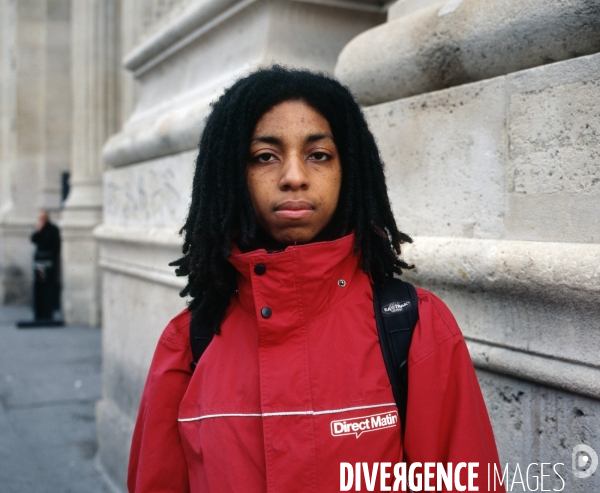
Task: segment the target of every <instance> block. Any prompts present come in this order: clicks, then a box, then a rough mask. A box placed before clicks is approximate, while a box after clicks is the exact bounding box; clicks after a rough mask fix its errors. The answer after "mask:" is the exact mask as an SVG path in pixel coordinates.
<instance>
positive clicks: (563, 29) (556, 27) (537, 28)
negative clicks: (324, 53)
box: [335, 0, 600, 105]
mask: <svg viewBox="0 0 600 493" xmlns="http://www.w3.org/2000/svg"><path fill="white" fill-rule="evenodd" d="M598 51H600V7H599V6H598V5H592V4H591V3H590V2H588V1H586V0H573V1H570V2H556V1H554V0H539V1H536V2H531V1H528V2H516V1H514V0H497V1H494V2H490V1H488V0H462V1H456V0H448V1H447V2H439V3H437V4H435V5H431V6H429V7H426V8H424V9H421V10H418V11H416V12H414V13H412V14H409V15H407V16H405V17H401V18H399V19H396V20H393V21H391V22H387V23H386V24H383V25H381V26H378V27H375V28H373V29H370V30H368V31H365V32H364V33H362V34H360V35H359V36H357V37H356V38H354V39H353V40H352V41H350V43H348V44H347V45H346V46H345V48H344V49H343V50H342V52H341V53H340V56H339V58H338V63H337V65H336V68H335V74H336V76H338V77H339V78H340V79H341V81H342V82H344V83H345V84H347V85H348V86H349V87H350V89H351V90H352V91H353V92H354V94H355V96H356V97H357V99H358V100H359V101H360V103H361V104H363V105H373V104H378V103H383V102H386V101H392V100H395V99H399V98H405V97H408V96H413V95H416V94H422V93H427V92H432V91H435V90H439V89H444V88H448V87H452V86H457V85H461V84H465V83H469V82H474V81H478V80H484V79H489V78H492V77H496V76H500V75H506V74H508V73H513V72H517V71H520V70H524V69H528V68H533V67H537V66H540V65H545V64H547V63H550V62H557V61H561V60H568V59H570V58H575V57H578V56H582V55H589V54H593V53H597V52H598Z"/></svg>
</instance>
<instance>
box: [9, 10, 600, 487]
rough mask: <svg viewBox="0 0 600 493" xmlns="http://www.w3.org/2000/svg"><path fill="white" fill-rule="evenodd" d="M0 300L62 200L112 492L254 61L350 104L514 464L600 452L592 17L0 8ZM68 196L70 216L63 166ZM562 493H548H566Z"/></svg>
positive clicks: (570, 482)
mask: <svg viewBox="0 0 600 493" xmlns="http://www.w3.org/2000/svg"><path fill="white" fill-rule="evenodd" d="M0 22H1V25H2V33H1V36H0V43H1V44H0V81H1V86H0V96H1V121H0V122H1V127H0V137H1V141H0V142H1V149H0V153H1V154H0V158H1V160H0V285H1V286H0V294H1V295H2V300H3V302H5V303H20V302H21V303H22V302H26V301H27V300H28V297H29V294H28V293H29V289H30V288H29V286H30V284H31V274H30V271H31V253H32V249H31V246H30V244H29V240H28V237H29V234H30V232H31V230H32V228H33V225H34V221H35V216H36V211H37V209H38V208H40V207H46V208H49V209H50V210H51V211H52V213H53V215H54V218H55V219H56V220H58V221H59V223H60V226H61V228H62V234H63V238H64V243H63V284H64V290H63V312H64V315H65V318H66V320H67V322H69V323H71V324H83V325H90V326H96V325H101V326H102V330H103V371H104V393H103V399H102V400H101V401H100V402H99V403H98V407H97V428H98V437H99V452H98V464H99V467H100V468H101V470H102V471H103V473H104V476H105V478H106V480H107V483H108V484H110V485H111V486H112V488H113V489H115V491H119V490H120V491H123V490H124V483H125V475H126V463H127V456H128V447H129V440H130V436H131V433H132V427H133V423H134V420H135V416H136V412H137V406H138V403H139V398H140V394H141V389H142V386H143V382H144V379H145V376H146V372H147V369H148V366H149V363H150V358H151V356H152V352H153V349H154V346H155V344H156V340H157V338H158V336H159V334H160V332H161V330H162V329H163V327H164V326H165V324H166V323H167V322H168V320H169V319H170V318H171V317H172V316H174V315H175V314H176V313H177V312H178V311H180V310H181V309H183V308H184V307H185V300H183V299H181V298H180V297H179V296H178V291H179V290H180V289H181V287H182V286H183V281H182V280H181V279H178V278H176V277H175V276H174V274H173V270H172V269H171V268H170V267H168V265H167V264H168V262H169V261H171V260H173V259H175V258H176V257H177V256H178V254H179V248H180V243H181V240H180V238H179V237H178V235H177V230H178V229H179V227H180V226H181V224H182V222H183V220H184V217H185V214H186V208H187V206H188V203H189V193H190V183H191V177H192V172H193V170H192V166H193V160H194V157H195V149H196V146H197V141H198V137H199V134H200V132H201V130H202V124H203V119H204V118H205V116H206V115H207V112H208V111H209V103H210V101H211V100H213V99H214V98H215V97H216V96H217V95H218V94H219V92H220V91H221V90H222V88H223V87H224V86H225V85H227V84H229V83H230V82H231V81H233V80H234V79H235V78H236V77H239V76H240V75H243V74H245V73H247V72H249V71H250V70H252V69H253V68H256V67H260V66H265V65H268V64H271V63H273V62H280V63H285V64H289V65H294V66H302V67H309V68H313V69H318V70H324V71H326V72H330V73H335V74H336V75H337V76H338V77H339V78H340V79H341V80H342V81H343V82H344V83H346V84H348V85H349V87H350V88H351V89H352V90H353V91H354V92H355V94H356V95H357V97H358V98H359V100H360V102H361V104H363V105H364V107H365V113H366V115H367V118H368V120H369V123H370V125H371V128H372V130H373V132H374V134H375V136H376V138H377V141H378V144H379V146H380V148H381V153H382V156H383V158H384V161H385V162H386V165H387V175H388V185H389V188H390V195H391V198H392V202H393V206H394V211H395V213H396V216H397V218H398V221H399V225H400V227H401V229H402V230H403V231H406V232H407V233H409V234H411V235H413V236H414V238H415V243H414V245H412V246H410V247H409V248H407V249H406V258H407V259H409V260H410V261H412V262H414V263H415V264H416V265H417V269H416V270H415V271H414V272H412V273H410V274H409V275H408V276H407V277H409V278H410V279H411V280H412V281H414V282H415V283H416V284H419V285H422V286H424V287H427V288H429V289H431V290H433V291H434V292H435V293H437V294H438V295H440V296H441V297H442V298H443V299H444V300H445V301H446V302H447V303H448V304H449V305H450V307H451V309H452V310H453V312H454V313H455V315H456V318H457V319H458V321H459V324H460V325H461V327H462V329H463V331H464V333H465V336H466V338H467V341H468V344H469V349H470V351H471V356H472V358H473V361H474V363H475V365H476V367H477V369H478V374H479V378H480V382H481V384H482V388H483V390H484V394H485V398H486V402H487V405H488V408H489V410H490V414H491V417H492V421H493V426H494V429H495V432H496V435H497V439H498V444H499V448H500V453H501V459H502V461H503V463H509V465H510V467H511V471H513V470H514V465H515V464H516V463H520V464H521V467H523V464H525V467H526V466H527V465H528V464H529V463H532V462H538V463H539V462H548V463H558V462H562V463H564V464H565V467H564V469H563V472H564V473H565V474H564V475H565V480H566V481H567V488H566V490H565V491H573V492H589V491H596V490H600V482H599V481H600V480H599V479H598V478H600V471H599V472H597V473H596V474H595V475H594V476H593V477H592V478H589V479H587V480H577V479H575V478H574V476H573V474H571V472H570V469H571V451H572V449H573V447H574V446H575V445H577V444H579V443H585V444H587V445H590V446H592V447H594V448H595V449H596V450H597V451H598V452H600V432H599V431H598V430H600V420H599V418H598V416H599V415H600V403H599V401H600V369H599V368H600V357H599V356H598V355H599V354H600V324H599V322H598V320H600V267H599V266H600V213H599V211H600V157H599V156H600V154H599V153H598V151H597V142H598V135H599V134H600V102H599V101H600V99H599V98H598V95H599V94H600V87H599V86H600V38H599V37H598V33H599V32H600V29H598V26H599V25H600V3H598V2H589V1H584V0H569V1H566V2H553V1H550V0H518V1H517V0H498V1H494V2H490V1H487V0H446V1H435V0H399V1H397V2H395V3H392V4H389V2H383V1H378V0H151V1H145V0H90V1H87V2H83V1H79V0H56V1H54V0H52V1H50V0H45V1H35V2H34V1H33V0H24V1H21V0H19V1H18V2H16V1H14V0H0ZM65 171H69V172H70V175H71V193H70V195H69V197H68V199H67V200H66V201H65V202H64V203H61V200H60V193H59V192H60V174H61V173H62V172H65ZM559 486H560V485H555V487H559Z"/></svg>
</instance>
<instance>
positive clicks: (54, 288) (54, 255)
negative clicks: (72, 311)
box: [31, 220, 60, 320]
mask: <svg viewBox="0 0 600 493" xmlns="http://www.w3.org/2000/svg"><path fill="white" fill-rule="evenodd" d="M31 241H32V242H33V243H35V244H36V246H37V248H36V250H35V255H34V257H33V270H34V290H33V309H34V313H35V319H36V320H50V319H52V315H53V313H54V311H55V310H58V309H59V308H60V275H59V274H60V232H59V230H58V228H57V227H56V226H55V225H54V224H52V223H51V222H50V221H49V220H47V221H46V223H45V224H44V226H43V227H42V228H41V229H40V230H39V231H35V232H34V233H33V234H32V235H31Z"/></svg>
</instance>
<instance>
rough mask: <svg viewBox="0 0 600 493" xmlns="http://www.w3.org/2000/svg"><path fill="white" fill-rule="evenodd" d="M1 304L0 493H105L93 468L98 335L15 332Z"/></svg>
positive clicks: (19, 312) (23, 311)
mask: <svg viewBox="0 0 600 493" xmlns="http://www.w3.org/2000/svg"><path fill="white" fill-rule="evenodd" d="M32 318H33V317H32V314H31V310H30V309H29V308H28V307H7V306H2V305H0V493H106V492H107V491H108V490H106V489H105V486H104V483H103V481H102V480H101V477H100V474H99V473H98V472H97V470H96V468H95V462H94V458H95V455H96V449H97V442H96V424H95V413H94V406H95V403H96V401H97V400H98V399H99V398H100V397H101V376H102V371H101V331H100V329H97V328H86V327H63V328H35V329H17V328H16V325H15V323H16V321H17V320H31V319H32Z"/></svg>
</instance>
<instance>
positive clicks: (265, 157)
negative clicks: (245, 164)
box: [254, 152, 275, 163]
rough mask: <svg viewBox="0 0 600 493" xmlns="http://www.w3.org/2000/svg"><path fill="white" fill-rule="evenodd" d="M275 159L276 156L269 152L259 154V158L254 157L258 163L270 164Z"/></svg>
mask: <svg viewBox="0 0 600 493" xmlns="http://www.w3.org/2000/svg"><path fill="white" fill-rule="evenodd" d="M274 159H275V156H274V155H273V154H270V153H268V152H263V153H262V154H259V155H258V156H255V157H254V161H256V162H257V163H268V162H271V161H273V160H274Z"/></svg>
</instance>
